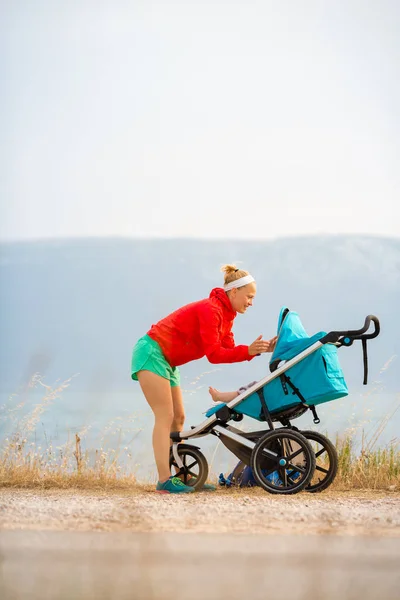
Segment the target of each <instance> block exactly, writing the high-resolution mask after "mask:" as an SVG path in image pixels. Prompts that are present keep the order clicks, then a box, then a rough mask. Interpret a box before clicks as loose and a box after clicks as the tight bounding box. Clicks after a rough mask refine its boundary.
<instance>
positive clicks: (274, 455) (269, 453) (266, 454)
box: [261, 448, 278, 459]
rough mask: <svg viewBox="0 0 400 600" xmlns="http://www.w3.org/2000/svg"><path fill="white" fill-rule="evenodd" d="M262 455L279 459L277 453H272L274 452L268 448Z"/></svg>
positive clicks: (264, 449)
mask: <svg viewBox="0 0 400 600" xmlns="http://www.w3.org/2000/svg"><path fill="white" fill-rule="evenodd" d="M261 454H264V455H265V456H267V457H268V458H269V459H272V458H278V455H277V453H276V452H272V450H268V448H263V449H262V452H261Z"/></svg>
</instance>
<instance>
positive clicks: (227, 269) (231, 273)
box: [221, 264, 248, 285]
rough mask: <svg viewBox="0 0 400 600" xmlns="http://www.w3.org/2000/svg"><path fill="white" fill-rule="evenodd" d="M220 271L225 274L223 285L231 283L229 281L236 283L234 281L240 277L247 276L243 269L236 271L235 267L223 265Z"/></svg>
mask: <svg viewBox="0 0 400 600" xmlns="http://www.w3.org/2000/svg"><path fill="white" fill-rule="evenodd" d="M221 271H222V272H223V273H225V277H224V285H226V284H227V283H231V281H236V279H240V278H241V277H246V275H248V272H247V271H244V270H243V269H238V268H237V266H236V265H232V264H230V265H223V266H222V267H221Z"/></svg>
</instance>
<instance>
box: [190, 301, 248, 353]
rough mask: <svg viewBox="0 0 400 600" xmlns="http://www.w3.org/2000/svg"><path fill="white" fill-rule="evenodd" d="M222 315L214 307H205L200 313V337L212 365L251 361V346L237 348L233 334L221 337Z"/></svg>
mask: <svg viewBox="0 0 400 600" xmlns="http://www.w3.org/2000/svg"><path fill="white" fill-rule="evenodd" d="M220 325H221V315H220V314H219V312H218V310H216V309H215V308H214V307H212V306H207V305H206V306H203V307H202V310H201V311H200V313H199V326H200V336H201V339H202V342H203V347H204V352H205V355H206V357H207V358H208V360H209V361H210V363H213V364H219V363H234V362H242V361H245V360H251V359H252V358H254V356H252V355H250V353H249V346H245V345H239V346H235V341H234V338H233V334H232V332H230V334H228V335H226V336H225V337H224V338H223V339H221V337H220V333H219V332H220Z"/></svg>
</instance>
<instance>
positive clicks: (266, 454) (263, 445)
mask: <svg viewBox="0 0 400 600" xmlns="http://www.w3.org/2000/svg"><path fill="white" fill-rule="evenodd" d="M371 322H373V323H374V331H373V332H372V333H367V331H368V329H369V328H370V325H371ZM379 331H380V325H379V320H378V319H377V317H375V316H373V315H369V316H368V317H366V319H365V323H364V326H363V327H362V328H361V329H359V330H353V331H351V330H350V331H331V332H330V333H326V332H319V333H316V334H315V335H313V336H311V337H309V336H308V335H307V333H306V331H305V329H304V327H303V325H302V324H301V321H300V318H299V316H298V314H297V313H296V312H293V311H290V310H289V309H288V308H283V309H282V310H281V312H280V315H279V319H278V331H277V333H278V339H277V343H276V346H275V350H274V352H273V355H272V357H271V361H270V363H269V368H270V374H268V375H267V376H266V377H264V378H263V379H261V380H260V381H258V382H256V383H254V384H253V385H251V386H250V387H249V388H248V389H246V390H245V391H244V392H243V393H241V394H240V395H239V396H237V397H236V398H235V399H234V400H232V401H230V402H228V403H226V404H225V403H219V404H216V405H214V406H213V407H212V408H210V409H209V410H208V411H207V412H206V419H205V421H203V422H202V423H200V425H198V426H197V427H192V428H191V430H189V431H182V432H174V433H172V434H171V439H172V441H173V444H172V447H171V454H170V466H171V468H172V469H173V471H175V475H176V476H179V477H181V478H182V480H183V481H184V483H185V484H190V485H193V486H194V487H195V488H201V487H202V486H203V484H204V483H205V481H206V479H207V477H208V463H207V460H206V458H205V456H204V455H203V453H202V452H201V451H200V449H199V447H198V446H194V445H191V444H186V443H182V441H184V440H189V439H194V438H200V437H204V436H206V435H214V436H216V437H217V438H218V439H219V440H220V441H221V442H222V443H223V444H224V445H225V446H226V447H227V448H228V449H229V450H230V451H231V452H232V453H233V454H234V455H235V456H237V458H239V460H240V463H239V465H238V467H239V466H240V465H241V466H242V467H245V466H249V467H250V468H251V473H252V476H253V477H254V480H255V482H256V484H258V485H259V486H261V487H262V488H263V489H264V490H266V491H268V492H270V493H273V494H295V493H297V492H300V491H302V490H306V491H309V492H319V491H322V490H323V489H326V488H327V487H328V486H329V485H330V484H331V483H332V481H333V480H334V478H335V475H336V471H337V466H338V464H337V463H338V460H337V453H336V450H335V447H334V445H333V444H332V443H331V442H330V440H329V439H328V438H327V437H326V436H323V435H322V434H320V433H317V432H315V431H300V430H299V429H298V428H296V427H295V426H293V425H292V424H291V421H292V420H293V419H296V418H297V417H300V416H301V415H303V414H304V413H305V412H306V411H308V410H311V412H312V414H313V417H314V423H319V422H320V420H319V418H318V415H317V410H316V406H317V405H319V404H322V403H325V402H330V401H331V400H337V399H338V398H343V397H345V396H347V395H348V389H347V385H346V382H345V379H344V375H343V372H342V369H341V367H340V364H339V360H338V356H337V349H338V348H340V347H342V346H345V347H349V346H351V345H352V344H353V342H354V341H355V340H361V342H362V348H363V359H364V381H363V383H364V385H366V383H367V377H368V357H367V340H368V339H372V338H375V337H377V336H378V335H379ZM244 416H248V417H250V418H252V419H255V420H256V421H260V422H263V423H265V424H267V426H268V429H265V428H264V429H261V430H257V431H251V432H243V431H241V430H240V429H238V428H237V427H235V426H233V425H232V424H231V422H232V421H233V422H235V421H236V422H237V421H241V420H242V419H243V417H244ZM276 423H280V425H281V426H278V427H276V426H275V424H276ZM313 446H314V447H313ZM241 471H243V468H241ZM238 473H239V471H238ZM236 476H237V474H236V475H235V472H234V473H233V479H235V477H236ZM230 483H232V480H231V481H230Z"/></svg>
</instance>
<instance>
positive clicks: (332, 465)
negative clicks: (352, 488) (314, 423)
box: [301, 431, 339, 493]
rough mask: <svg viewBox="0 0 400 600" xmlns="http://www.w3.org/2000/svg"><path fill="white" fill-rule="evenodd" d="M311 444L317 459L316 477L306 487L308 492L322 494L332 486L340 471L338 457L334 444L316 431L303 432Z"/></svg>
mask: <svg viewBox="0 0 400 600" xmlns="http://www.w3.org/2000/svg"><path fill="white" fill-rule="evenodd" d="M301 435H304V437H305V438H307V440H308V441H309V442H310V444H311V446H312V449H313V450H314V454H315V458H316V466H315V471H314V475H313V477H312V478H311V480H310V483H309V484H308V485H307V486H306V488H305V491H306V492H311V493H315V492H322V491H323V490H326V488H327V487H329V486H330V485H331V483H332V482H333V480H334V479H335V477H336V473H337V470H338V462H339V461H338V455H337V451H336V448H335V446H334V445H333V444H332V442H331V441H330V440H329V439H328V438H327V437H326V436H325V435H322V434H321V433H317V432H316V431H301Z"/></svg>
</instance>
